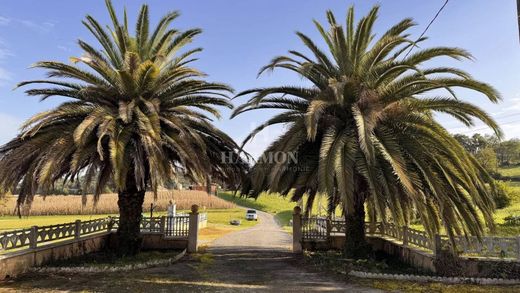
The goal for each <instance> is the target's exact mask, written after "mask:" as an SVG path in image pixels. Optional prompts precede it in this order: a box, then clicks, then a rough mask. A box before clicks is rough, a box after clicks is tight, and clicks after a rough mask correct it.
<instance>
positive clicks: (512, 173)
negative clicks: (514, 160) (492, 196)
mask: <svg viewBox="0 0 520 293" xmlns="http://www.w3.org/2000/svg"><path fill="white" fill-rule="evenodd" d="M498 173H500V174H501V175H502V176H506V177H516V178H519V179H520V166H509V167H500V168H498Z"/></svg>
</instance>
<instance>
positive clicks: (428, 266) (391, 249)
mask: <svg viewBox="0 0 520 293" xmlns="http://www.w3.org/2000/svg"><path fill="white" fill-rule="evenodd" d="M367 241H368V243H370V245H372V248H373V249H374V250H375V251H384V252H386V253H388V254H390V255H394V256H396V257H398V258H399V260H401V261H402V262H404V263H407V264H409V265H411V266H414V267H418V268H421V269H423V270H426V271H429V272H435V265H434V262H433V261H434V257H433V255H432V254H428V253H425V252H421V251H418V250H415V249H411V248H408V247H402V246H400V245H398V244H396V243H393V242H391V241H389V240H386V239H384V238H380V237H372V236H367ZM344 246H345V236H344V235H331V236H330V237H329V240H328V241H304V242H303V248H305V249H309V250H328V249H337V250H341V249H343V247H344Z"/></svg>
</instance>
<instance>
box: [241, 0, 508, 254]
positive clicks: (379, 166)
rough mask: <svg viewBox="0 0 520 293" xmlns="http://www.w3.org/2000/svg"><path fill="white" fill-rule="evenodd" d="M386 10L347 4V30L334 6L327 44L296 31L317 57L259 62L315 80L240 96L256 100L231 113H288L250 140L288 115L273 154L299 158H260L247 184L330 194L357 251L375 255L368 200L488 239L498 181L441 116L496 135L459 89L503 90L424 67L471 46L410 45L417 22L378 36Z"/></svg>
mask: <svg viewBox="0 0 520 293" xmlns="http://www.w3.org/2000/svg"><path fill="white" fill-rule="evenodd" d="M378 10H379V7H377V6H376V7H374V8H373V9H372V10H371V11H370V12H369V14H368V15H367V16H365V17H363V18H361V19H360V20H359V22H358V23H357V24H356V25H354V9H353V7H351V8H350V9H349V10H348V14H347V17H346V24H345V28H344V27H343V26H342V25H341V24H340V23H339V22H338V21H336V18H335V16H334V14H333V13H332V12H331V11H328V12H327V19H328V23H329V26H330V27H329V29H328V31H327V30H325V28H324V27H323V26H322V25H321V24H320V23H319V22H317V21H314V23H315V25H316V28H317V29H318V31H319V33H320V34H321V36H322V39H323V41H324V43H325V44H326V45H327V47H326V48H327V51H324V50H322V49H320V47H319V46H318V45H317V44H316V43H315V42H314V41H313V40H311V39H310V38H309V37H307V36H306V35H305V34H303V33H300V32H298V33H297V35H298V37H299V38H300V39H301V41H302V42H303V44H304V45H305V47H306V48H307V49H308V50H309V52H310V55H308V54H305V53H301V52H298V51H289V55H288V56H280V57H276V58H274V59H273V60H272V61H271V63H270V64H268V65H267V66H265V67H263V68H262V69H261V71H260V74H261V73H262V72H264V71H266V70H273V69H276V68H282V69H287V70H290V71H293V72H295V73H296V74H298V75H300V76H301V77H303V78H304V79H305V80H306V81H308V82H310V83H311V84H312V86H309V87H300V86H291V85H284V86H278V87H270V88H256V89H251V90H248V91H244V92H242V93H240V94H238V96H239V97H240V96H249V100H248V102H246V103H244V104H243V105H241V106H240V107H238V108H237V109H235V112H234V114H233V116H232V117H234V116H236V115H239V114H243V113H246V112H248V111H251V110H256V109H276V110H278V111H281V112H279V114H277V115H275V116H274V117H272V118H271V119H269V120H268V121H266V122H265V123H264V124H262V125H261V126H259V127H258V128H257V129H255V130H254V131H253V132H252V133H251V134H250V135H249V136H248V137H247V138H246V140H245V141H244V143H246V142H247V141H248V140H250V139H251V138H252V137H253V136H254V135H255V134H256V133H258V132H260V131H262V130H263V129H264V128H266V127H268V126H271V125H275V124H283V125H286V127H287V131H286V132H285V133H284V134H283V135H282V136H280V137H279V138H278V139H276V140H275V141H274V142H273V143H272V145H271V146H270V147H269V148H268V149H267V150H266V151H265V152H267V153H269V152H294V153H295V154H296V157H297V159H298V160H297V162H294V161H290V160H288V161H281V162H265V161H262V162H260V163H257V164H256V165H255V166H254V167H253V170H252V171H251V174H250V178H251V180H250V182H248V183H245V184H244V185H243V187H242V192H243V193H245V194H249V195H251V196H253V197H256V196H258V195H259V194H260V193H261V192H262V191H271V192H279V193H281V194H282V195H287V194H289V193H290V192H291V191H292V192H293V194H292V199H293V200H299V199H300V198H302V196H303V195H304V194H307V195H308V198H309V199H308V204H307V207H306V211H307V212H308V211H310V209H311V207H312V203H313V201H314V198H315V197H316V195H317V194H320V193H325V194H327V196H328V198H329V210H330V211H333V210H334V209H335V207H336V206H337V205H338V204H341V206H342V208H343V213H344V216H345V220H346V235H347V238H346V239H347V241H346V245H345V250H346V253H347V254H348V255H350V256H353V257H356V256H365V255H366V252H367V244H366V240H365V205H366V207H367V211H368V213H369V217H370V219H371V220H372V221H375V220H376V219H378V220H380V221H382V222H383V223H386V222H387V221H388V219H390V220H391V221H393V222H395V223H396V224H399V225H404V224H406V223H407V222H408V220H409V216H410V214H411V213H412V211H413V212H414V213H417V214H418V215H419V217H420V219H421V221H422V223H423V224H424V227H425V229H426V230H427V231H428V233H429V234H430V235H432V236H433V235H434V234H435V233H437V232H438V231H439V229H441V227H442V226H444V228H445V230H446V231H447V233H448V235H449V236H450V238H451V239H453V237H454V236H455V235H458V234H466V235H477V236H481V235H483V233H484V228H485V225H484V224H487V225H488V226H490V227H492V226H493V220H492V212H493V210H494V203H493V192H492V189H491V188H490V187H492V186H493V181H492V179H491V178H490V177H489V175H488V174H487V173H486V171H485V170H484V169H483V168H482V167H481V166H480V165H479V163H478V162H477V161H476V160H475V158H474V157H473V156H472V155H470V154H468V153H467V152H466V151H465V150H464V149H463V148H462V146H461V145H460V144H459V143H458V142H457V140H455V139H454V138H453V137H452V136H451V135H450V134H449V133H448V132H447V130H446V129H445V128H443V127H442V126H441V125H440V124H439V123H438V122H437V121H436V119H435V116H434V113H436V112H438V113H444V114H448V115H451V116H452V117H454V118H455V119H457V120H459V121H461V122H462V123H464V124H465V125H467V126H471V125H473V124H474V121H475V119H477V120H480V121H483V122H484V123H485V124H487V125H488V126H489V127H491V128H492V129H493V130H494V131H495V133H496V134H497V135H499V136H500V135H501V130H500V128H499V127H498V126H497V124H496V123H495V122H494V121H493V119H491V118H490V117H489V116H488V115H487V114H486V113H485V112H484V111H483V110H482V109H479V108H478V107H476V106H475V105H473V104H471V103H468V102H464V101H462V100H460V99H459V98H458V96H457V95H458V93H457V92H456V91H455V88H462V89H466V90H470V91H472V92H473V93H481V94H483V95H484V96H486V97H487V98H488V99H489V100H490V101H491V102H494V103H496V102H498V101H499V100H500V97H499V94H498V93H497V92H496V91H495V90H494V89H493V88H492V87H491V86H490V85H488V84H485V83H482V82H479V81H476V80H474V79H473V78H472V77H471V76H470V75H469V74H468V73H466V72H464V71H461V70H459V69H457V68H451V67H426V63H428V62H429V61H431V60H433V59H439V58H441V57H450V58H453V59H456V60H460V59H470V58H471V55H470V54H469V53H468V52H466V51H464V50H462V49H458V48H448V47H435V48H425V49H419V48H415V51H414V52H413V53H411V52H410V51H411V50H412V48H414V47H416V46H417V44H418V43H421V42H422V41H424V40H425V38H421V39H419V40H417V41H415V42H413V41H411V40H410V35H409V34H408V33H407V31H408V30H409V29H410V28H411V27H412V26H414V23H413V21H412V20H411V19H404V20H403V21H401V22H399V23H397V24H396V25H395V26H393V27H391V28H390V29H389V30H388V31H387V32H386V33H384V34H383V35H382V36H380V37H379V38H376V37H375V35H374V33H373V25H374V22H375V21H376V18H377V14H378ZM443 90H444V92H446V93H447V94H444V92H443ZM264 157H265V156H264ZM481 216H482V217H481ZM481 219H483V221H482V220H481ZM483 222H484V223H483Z"/></svg>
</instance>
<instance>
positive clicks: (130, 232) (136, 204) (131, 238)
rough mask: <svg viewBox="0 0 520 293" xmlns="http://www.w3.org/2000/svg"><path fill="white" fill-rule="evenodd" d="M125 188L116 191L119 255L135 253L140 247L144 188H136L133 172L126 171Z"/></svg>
mask: <svg viewBox="0 0 520 293" xmlns="http://www.w3.org/2000/svg"><path fill="white" fill-rule="evenodd" d="M128 174H129V175H128V176H127V179H126V187H125V190H123V191H120V192H119V193H118V200H117V205H118V206H119V227H118V229H117V239H118V250H117V254H118V255H120V256H126V255H135V254H137V253H138V252H139V250H140V248H141V242H142V238H141V233H140V224H141V218H142V212H143V201H144V194H145V190H138V188H137V184H136V182H135V177H134V172H133V171H130V172H128Z"/></svg>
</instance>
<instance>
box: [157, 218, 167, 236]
mask: <svg viewBox="0 0 520 293" xmlns="http://www.w3.org/2000/svg"><path fill="white" fill-rule="evenodd" d="M165 230H166V216H162V217H161V227H160V230H159V231H160V232H161V234H163V235H165Z"/></svg>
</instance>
